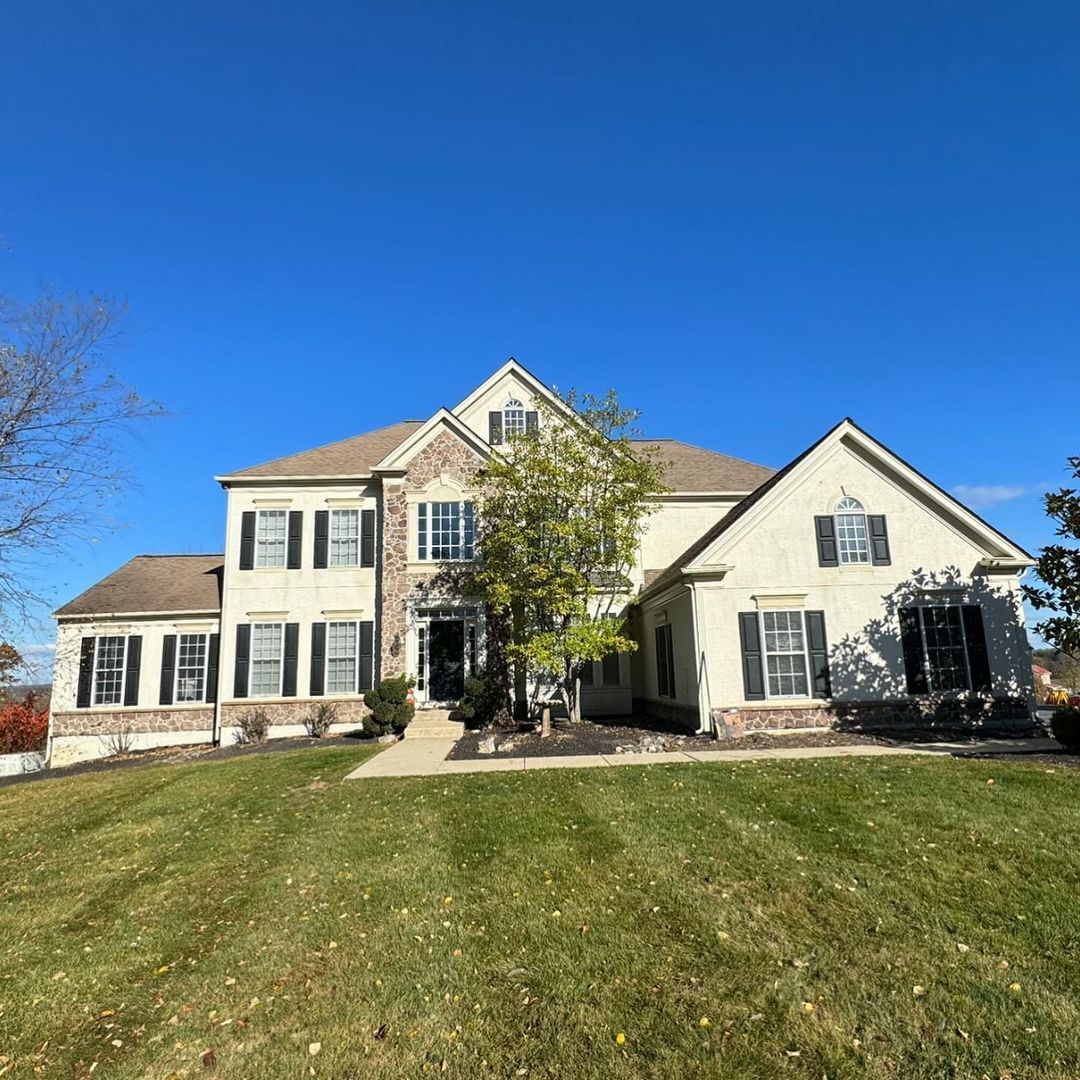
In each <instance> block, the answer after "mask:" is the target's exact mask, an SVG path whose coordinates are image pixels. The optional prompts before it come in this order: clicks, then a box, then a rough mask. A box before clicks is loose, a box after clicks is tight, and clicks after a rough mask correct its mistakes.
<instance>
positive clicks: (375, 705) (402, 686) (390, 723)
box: [364, 675, 416, 735]
mask: <svg viewBox="0 0 1080 1080" xmlns="http://www.w3.org/2000/svg"><path fill="white" fill-rule="evenodd" d="M415 685H416V680H415V679H413V678H412V676H410V675H397V676H395V677H394V678H392V679H383V681H382V682H381V683H379V685H378V686H377V687H376V688H375V689H374V690H369V691H368V692H367V693H366V694H365V695H364V704H365V705H367V707H368V708H369V709H370V710H371V715H370V716H366V717H364V727H365V729H367V730H369V731H370V732H371V733H372V734H373V735H386V734H389V732H391V731H392V732H394V734H395V735H400V734H401V733H402V732H403V731H404V730H405V729H406V728H407V727H408V726H409V721H410V720H411V719H412V718H413V713H415V712H416V707H415V706H414V705H413V703H412V702H411V701H410V700H409V691H410V690H411V689H412V688H413V687H414V686H415Z"/></svg>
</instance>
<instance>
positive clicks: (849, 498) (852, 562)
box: [832, 495, 874, 567]
mask: <svg viewBox="0 0 1080 1080" xmlns="http://www.w3.org/2000/svg"><path fill="white" fill-rule="evenodd" d="M844 502H853V503H854V504H855V506H856V507H858V509H855V508H848V509H844V510H841V509H840V504H841V503H844ZM832 516H833V530H834V531H835V533H836V561H837V563H838V565H840V566H854V567H865V566H872V565H873V563H874V553H873V551H872V550H871V546H870V518H869V515H868V514H867V512H866V505H865V504H864V503H863V501H862V500H861V499H856V498H855V496H854V495H842V496H841V497H840V498H839V499H837V500H836V502H835V503H834V504H833V510H832ZM842 517H861V518H862V519H863V543H864V544H865V546H866V558H865V559H845V558H844V551H843V550H842V549H841V547H840V519H841V518H842Z"/></svg>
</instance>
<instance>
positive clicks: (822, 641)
mask: <svg viewBox="0 0 1080 1080" xmlns="http://www.w3.org/2000/svg"><path fill="white" fill-rule="evenodd" d="M806 641H807V644H808V645H809V647H810V648H809V652H810V677H811V692H812V693H813V696H814V697H816V698H827V697H830V696H831V695H832V687H831V686H830V684H829V643H828V639H827V638H826V637H825V612H824V611H808V612H807V613H806Z"/></svg>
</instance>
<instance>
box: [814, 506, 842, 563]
mask: <svg viewBox="0 0 1080 1080" xmlns="http://www.w3.org/2000/svg"><path fill="white" fill-rule="evenodd" d="M814 536H815V537H816V538H817V561H818V566H839V565H840V560H839V558H838V557H837V554H836V523H835V521H834V520H833V516H832V514H821V515H819V516H818V517H816V518H814Z"/></svg>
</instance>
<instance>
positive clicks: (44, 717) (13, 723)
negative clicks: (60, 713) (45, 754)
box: [0, 694, 49, 754]
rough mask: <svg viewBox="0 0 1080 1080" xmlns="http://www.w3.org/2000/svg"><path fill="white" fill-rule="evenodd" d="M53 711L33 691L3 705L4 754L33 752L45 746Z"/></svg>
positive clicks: (0, 748) (0, 739)
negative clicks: (43, 706) (50, 716)
mask: <svg viewBox="0 0 1080 1080" xmlns="http://www.w3.org/2000/svg"><path fill="white" fill-rule="evenodd" d="M48 736H49V710H48V709H47V708H42V706H41V705H40V703H39V702H38V700H37V698H36V697H34V695H33V694H27V695H26V697H25V698H24V699H23V700H22V701H6V702H4V703H3V704H0V754H32V753H36V752H37V751H39V750H44V749H45V743H46V741H47V739H48Z"/></svg>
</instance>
